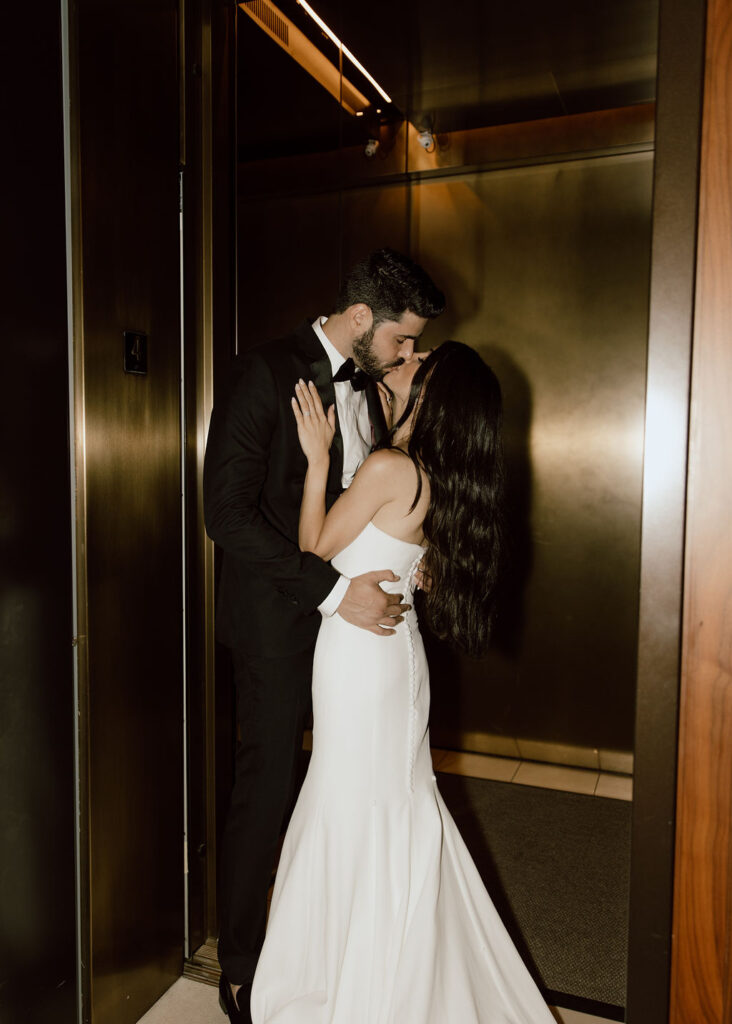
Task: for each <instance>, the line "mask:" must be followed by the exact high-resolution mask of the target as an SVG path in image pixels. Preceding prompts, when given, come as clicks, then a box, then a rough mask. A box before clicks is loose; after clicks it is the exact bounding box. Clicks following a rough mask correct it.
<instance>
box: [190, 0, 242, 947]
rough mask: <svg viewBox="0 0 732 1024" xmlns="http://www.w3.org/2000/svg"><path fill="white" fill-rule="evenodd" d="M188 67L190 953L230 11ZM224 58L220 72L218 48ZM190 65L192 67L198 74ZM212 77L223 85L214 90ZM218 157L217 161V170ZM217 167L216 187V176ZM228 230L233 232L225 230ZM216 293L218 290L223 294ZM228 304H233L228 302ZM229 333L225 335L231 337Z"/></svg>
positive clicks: (213, 750) (197, 12)
mask: <svg viewBox="0 0 732 1024" xmlns="http://www.w3.org/2000/svg"><path fill="white" fill-rule="evenodd" d="M185 17H186V47H185V62H186V63H185V71H184V75H183V77H184V79H185V82H186V94H187V97H188V103H187V107H186V139H187V151H188V158H187V161H186V167H185V173H184V195H185V200H184V228H183V232H184V297H185V313H184V322H185V359H186V474H187V509H186V517H187V532H188V537H187V559H188V564H187V568H188V594H187V598H188V610H189V614H188V622H187V647H188V705H187V716H188V719H187V727H188V728H187V735H188V766H187V771H188V876H187V885H188V911H189V913H188V935H189V951H188V952H189V954H190V953H192V951H193V950H195V949H197V948H198V947H199V946H200V945H202V944H203V943H205V941H206V939H207V938H208V937H209V936H210V935H215V934H216V928H217V925H216V834H217V815H216V779H217V770H216V763H217V750H218V753H219V755H220V754H221V752H222V751H223V750H224V746H225V745H224V744H218V745H217V742H216V694H215V681H214V651H215V646H214V635H213V613H214V559H213V544H212V543H211V541H210V540H209V539H208V537H207V536H206V532H205V529H204V523H203V497H202V475H203V455H204V450H205V444H206V435H207V432H208V423H209V419H210V416H211V408H212V405H213V332H214V294H215V291H216V288H217V287H218V288H220V287H221V285H222V282H223V281H224V279H225V278H226V277H228V276H230V274H229V275H227V273H226V272H225V271H224V270H222V273H221V280H219V282H218V283H216V284H215V282H214V261H215V258H216V256H217V253H218V252H219V251H220V249H221V248H222V247H223V248H224V250H225V252H226V259H228V258H229V250H230V246H229V245H227V243H226V236H224V238H223V239H221V240H219V239H218V237H217V239H216V242H217V243H218V244H217V245H215V244H214V200H215V199H217V201H218V202H219V203H223V204H224V205H225V206H226V213H227V219H228V216H229V213H230V210H231V206H232V201H231V198H230V197H229V195H228V193H227V190H226V180H227V178H228V177H230V174H228V173H226V172H224V173H223V174H221V171H220V169H219V166H218V165H219V164H220V163H221V162H223V163H224V164H226V163H227V161H230V159H231V157H230V147H229V146H227V144H226V140H225V138H224V139H219V138H218V136H217V124H218V122H219V121H220V122H221V123H222V124H223V125H226V124H227V123H228V121H229V117H230V107H229V103H230V88H231V85H232V84H233V83H230V81H229V76H230V74H231V68H232V65H233V63H234V56H233V37H227V32H228V31H230V29H231V26H232V25H233V17H234V10H233V9H231V8H230V9H224V8H217V11H216V16H214V14H213V12H212V11H211V6H210V4H209V3H208V2H207V0H202V2H197V0H195V2H187V3H186V4H185ZM214 52H216V54H217V55H218V57H219V62H218V65H217V69H216V74H214V68H213V59H214V57H213V55H214ZM194 69H196V70H195V72H194ZM214 79H215V80H216V82H217V83H218V89H219V91H218V92H216V89H215V86H214ZM214 161H216V168H215V167H214ZM215 171H218V173H219V174H220V179H219V180H220V184H221V189H220V192H218V193H217V191H216V189H215V188H214V173H215ZM229 230H232V229H229ZM217 294H218V293H217ZM222 304H223V306H224V307H225V309H227V310H229V309H230V302H229V301H227V300H225V301H224V302H223V303H222ZM232 333H233V332H232V331H231V330H227V329H226V328H223V329H222V337H223V336H226V338H227V341H229V343H230V342H231V334H232Z"/></svg>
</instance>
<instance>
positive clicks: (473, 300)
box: [411, 154, 652, 750]
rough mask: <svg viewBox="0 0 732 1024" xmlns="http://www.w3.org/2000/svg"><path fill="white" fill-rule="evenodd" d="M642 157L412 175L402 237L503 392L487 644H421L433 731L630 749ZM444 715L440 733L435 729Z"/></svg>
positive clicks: (645, 204)
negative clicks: (496, 592)
mask: <svg viewBox="0 0 732 1024" xmlns="http://www.w3.org/2000/svg"><path fill="white" fill-rule="evenodd" d="M651 172H652V159H651V156H650V155H649V154H639V155H633V156H623V157H610V158H606V159H601V160H577V161H574V162H571V163H563V164H561V165H551V164H548V165H544V166H541V167H535V168H525V169H517V170H511V171H497V172H494V173H490V174H483V175H475V174H469V175H464V176H460V177H459V178H455V177H453V178H450V179H448V180H446V181H444V182H438V181H431V182H429V183H428V182H422V183H421V184H420V185H419V187H418V188H415V189H414V190H413V196H412V220H411V228H412V251H413V252H414V253H415V255H416V257H417V259H419V260H420V261H421V262H423V263H424V264H425V265H426V266H427V267H429V268H430V270H431V272H432V273H433V275H434V276H435V278H436V279H437V280H438V281H440V282H441V283H442V286H443V287H444V289H445V291H446V293H447V295H448V297H449V306H448V311H447V312H446V313H445V314H444V315H443V317H442V318H441V319H440V320H439V321H438V322H437V323H436V324H435V325H434V326H431V327H430V328H429V338H427V335H425V344H433V343H435V342H436V341H439V340H440V339H442V338H445V337H457V338H459V339H460V340H463V341H466V342H468V343H469V344H472V345H475V346H476V347H477V348H478V349H479V350H480V351H481V353H482V354H483V355H484V357H485V359H486V361H487V362H489V363H490V364H491V365H492V366H493V367H494V368H495V370H496V372H497V374H498V377H499V379H500V380H501V382H502V386H503V391H504V400H505V443H506V451H507V473H508V491H509V520H508V533H509V538H510V540H511V541H512V548H513V564H512V566H511V569H510V570H509V572H508V573H507V580H506V588H505V592H504V594H503V600H502V605H501V607H502V618H501V619H500V620H499V623H498V625H497V629H496V633H495V639H494V647H493V651H492V653H491V654H489V656H488V657H487V658H486V659H485V660H483V661H479V662H474V661H471V660H468V659H463V658H460V657H457V656H455V655H452V654H449V653H448V652H447V651H445V650H443V649H441V648H437V647H435V649H434V658H435V664H434V669H435V671H434V698H433V700H434V704H433V725H432V729H433V738H434V740H435V742H436V743H437V744H438V745H440V744H441V743H443V742H445V741H449V740H453V741H454V738H455V735H456V734H459V733H460V732H461V731H462V728H465V727H467V728H469V729H470V730H471V731H477V732H480V731H484V732H487V733H495V732H499V733H506V734H507V735H509V736H521V737H524V738H532V739H542V740H551V741H555V742H564V743H570V744H580V745H584V746H589V747H595V748H597V747H606V748H607V747H609V748H614V749H623V750H629V749H631V747H632V738H633V737H632V722H633V708H634V691H635V656H636V639H637V588H638V559H639V531H640V488H641V469H642V450H643V403H644V388H645V357H646V329H647V321H646V315H647V314H646V306H647V287H648V262H649V224H650V220H649V215H650V185H651ZM443 730H444V731H445V735H444V736H441V733H442V732H443Z"/></svg>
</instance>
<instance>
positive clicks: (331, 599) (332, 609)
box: [318, 576, 351, 618]
mask: <svg viewBox="0 0 732 1024" xmlns="http://www.w3.org/2000/svg"><path fill="white" fill-rule="evenodd" d="M350 582H351V581H350V580H349V578H348V577H347V576H341V578H340V579H339V580H338V582H337V583H336V585H335V586H334V587H333V589H332V590H331V592H330V593H329V594H328V596H327V597H326V599H325V600H324V601H322V602H321V603H320V604H319V605H318V611H319V612H320V614H321V615H324V616H325V617H326V618H330V616H331V615H334V614H335V613H336V612H337V611H338V606H339V605H340V603H341V601H342V600H343V598H344V597H345V596H346V591H347V590H348V585H349V583H350Z"/></svg>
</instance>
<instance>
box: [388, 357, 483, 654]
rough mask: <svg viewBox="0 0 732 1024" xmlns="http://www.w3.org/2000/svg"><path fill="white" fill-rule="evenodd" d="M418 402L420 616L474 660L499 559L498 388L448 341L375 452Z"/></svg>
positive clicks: (414, 455) (478, 363) (414, 454)
mask: <svg viewBox="0 0 732 1024" xmlns="http://www.w3.org/2000/svg"><path fill="white" fill-rule="evenodd" d="M415 405H417V409H416V412H415V415H414V422H413V424H412V432H411V435H410V437H409V441H408V444H407V453H408V455H409V457H410V459H411V460H412V462H413V463H414V465H415V467H416V469H417V491H416V494H415V498H414V502H413V504H412V509H413V508H414V507H415V506H416V504H417V502H418V501H419V497H420V495H421V493H422V477H421V474H420V472H419V470H420V468H421V469H422V470H423V471H424V473H425V474H426V476H427V479H428V480H429V483H430V503H429V508H428V509H427V514H426V515H425V518H424V524H423V530H424V535H425V539H426V541H427V551H426V554H425V564H426V568H427V571H428V572H429V574H430V576H431V577H432V587H431V589H430V590H429V592H428V593H427V595H426V598H425V616H426V619H427V624H428V626H429V627H430V629H431V630H432V632H433V633H435V634H436V635H437V636H438V637H439V638H440V639H442V640H447V641H448V642H449V643H450V644H452V645H453V646H454V647H457V648H458V649H459V650H462V651H464V652H465V653H467V654H470V655H472V656H474V657H478V656H479V655H481V654H484V653H485V651H486V650H487V648H488V644H489V641H490V634H491V625H492V621H493V613H494V600H495V590H496V583H497V579H498V570H499V564H500V561H501V548H502V537H503V520H502V517H503V447H502V443H501V428H502V406H501V388H500V385H499V383H498V380H497V378H496V375H495V374H494V373H493V371H492V370H491V369H490V367H489V366H486V364H485V363H484V362H483V360H482V359H481V358H480V356H479V355H478V353H477V352H476V351H475V350H474V349H472V348H470V347H469V346H468V345H463V344H461V343H460V342H458V341H446V342H444V343H443V344H442V345H440V347H439V348H436V349H435V350H434V351H433V352H431V353H430V354H429V355H428V356H427V358H426V359H425V360H424V362H423V363H422V364H421V365H420V367H419V369H418V370H417V372H416V373H415V375H414V378H413V381H412V386H411V392H410V395H409V400H408V402H407V405H406V408H405V410H404V412H403V413H402V415H401V417H400V419H399V421H398V422H397V423H396V424H394V426H393V427H392V430H391V431H390V432H389V434H388V435H387V436H386V437H385V438H384V440H383V441H382V442H381V444H380V445H379V447H380V448H388V447H391V443H392V439H393V436H394V434H395V433H396V431H397V430H398V428H399V427H400V426H401V425H402V424H403V423H404V422H405V421H406V420H407V418H408V417H409V415H410V413H411V412H412V410H413V409H414V407H415ZM410 511H411V509H410Z"/></svg>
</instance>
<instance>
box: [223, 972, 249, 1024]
mask: <svg viewBox="0 0 732 1024" xmlns="http://www.w3.org/2000/svg"><path fill="white" fill-rule="evenodd" d="M251 995H252V983H251V982H249V984H248V985H242V987H241V988H240V989H239V991H238V992H237V993H236V999H234V996H233V995H232V994H231V985H230V984H229V982H228V980H227V978H226V975H225V974H224V973H223V972H222V974H221V977H220V978H219V1006H220V1007H221V1009H222V1010H223V1011H224V1013H225V1014H227V1016H228V1018H229V1020H230V1022H231V1024H252V1015H251V1012H250V1010H249V1000H250V998H251Z"/></svg>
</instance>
